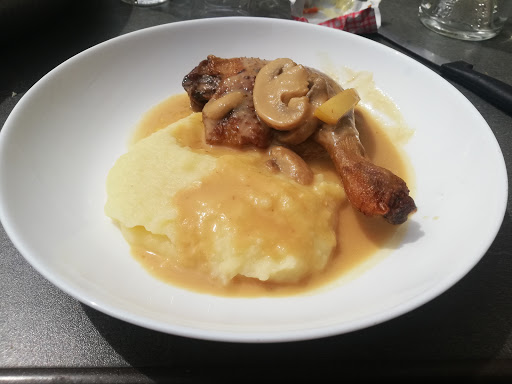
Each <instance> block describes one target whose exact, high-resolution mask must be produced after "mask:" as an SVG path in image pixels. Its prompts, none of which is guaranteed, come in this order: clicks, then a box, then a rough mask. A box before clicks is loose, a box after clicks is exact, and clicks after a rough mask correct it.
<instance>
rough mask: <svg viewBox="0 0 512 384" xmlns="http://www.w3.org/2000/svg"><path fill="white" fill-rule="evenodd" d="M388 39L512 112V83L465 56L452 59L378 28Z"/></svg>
mask: <svg viewBox="0 0 512 384" xmlns="http://www.w3.org/2000/svg"><path fill="white" fill-rule="evenodd" d="M379 35H380V36H382V37H383V38H384V39H385V40H387V41H389V42H391V43H392V44H395V45H397V46H398V47H401V48H403V49H404V50H405V51H407V52H408V53H410V54H412V55H413V56H414V57H415V58H421V59H423V60H426V61H427V62H428V63H429V64H430V65H431V66H433V67H434V68H436V69H437V71H438V72H439V73H440V74H441V75H442V76H443V77H444V78H446V79H449V80H452V81H455V82H456V83H458V84H460V85H462V86H463V87H465V88H466V89H468V90H470V91H472V92H474V93H475V94H477V95H478V96H480V97H481V98H483V99H484V100H486V101H488V102H489V103H491V104H493V105H494V106H495V107H497V108H499V109H501V110H502V111H503V112H505V113H507V114H509V115H511V116H512V86H511V85H510V84H507V83H505V82H503V81H500V80H498V79H496V78H494V77H491V76H488V75H485V74H483V73H481V72H478V71H476V70H474V69H473V65H472V64H470V63H467V62H465V61H463V60H458V61H450V60H448V59H446V58H444V57H442V56H440V55H438V54H436V53H434V52H431V51H429V50H428V49H426V48H423V47H420V46H417V45H415V44H413V43H412V42H411V41H410V40H409V39H407V38H402V37H400V36H398V35H395V34H394V33H392V32H391V31H389V30H388V29H383V28H380V29H379Z"/></svg>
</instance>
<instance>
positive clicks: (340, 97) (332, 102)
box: [315, 88, 360, 124]
mask: <svg viewBox="0 0 512 384" xmlns="http://www.w3.org/2000/svg"><path fill="white" fill-rule="evenodd" d="M359 100H360V98H359V95H358V94H357V91H356V90H355V89H354V88H349V89H345V90H344V91H341V92H340V93H338V94H337V95H336V96H333V97H331V98H330V99H329V100H327V101H326V102H325V103H323V104H322V105H321V106H320V107H318V108H317V109H316V110H315V117H317V118H318V119H320V120H322V121H323V122H324V123H327V124H336V123H337V122H338V120H339V119H341V118H342V116H343V115H345V113H347V112H348V111H350V110H351V109H352V108H354V107H355V105H356V104H357V103H358V102H359Z"/></svg>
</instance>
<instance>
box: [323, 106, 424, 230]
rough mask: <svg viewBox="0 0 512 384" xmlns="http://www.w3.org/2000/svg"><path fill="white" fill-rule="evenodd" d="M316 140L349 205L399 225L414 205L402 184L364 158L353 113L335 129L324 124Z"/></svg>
mask: <svg viewBox="0 0 512 384" xmlns="http://www.w3.org/2000/svg"><path fill="white" fill-rule="evenodd" d="M314 138H315V140H316V141H317V142H318V143H319V144H320V145H322V146H323V147H324V148H325V149H326V150H327V152H328V153H329V156H330V157H331V159H332V161H333V163H334V166H335V167H336V170H337V171H338V174H339V175H340V177H341V181H342V183H343V188H344V189H345V193H346V194H347V198H348V199H349V201H350V203H351V204H352V205H353V206H354V207H355V208H357V209H358V210H359V211H361V212H362V213H364V214H365V215H369V216H383V217H384V219H386V220H387V221H388V222H389V223H391V224H402V223H404V222H405V221H406V220H407V217H408V216H409V214H410V213H412V212H414V211H416V205H415V203H414V200H413V199H412V197H411V196H409V188H407V185H406V183H405V181H403V180H402V179H401V178H400V177H398V176H396V175H395V174H394V173H392V172H391V171H389V170H387V169H385V168H382V167H379V166H377V165H375V164H373V163H372V162H371V161H370V160H369V159H368V158H367V157H366V153H365V150H364V148H363V145H362V144H361V141H359V133H358V131H357V129H356V127H355V122H354V112H353V111H350V112H349V113H348V114H347V115H345V116H344V117H342V118H341V119H340V120H339V121H338V123H337V124H336V126H332V125H328V124H323V125H322V126H321V127H320V128H319V129H318V130H317V132H316V133H315V137H314Z"/></svg>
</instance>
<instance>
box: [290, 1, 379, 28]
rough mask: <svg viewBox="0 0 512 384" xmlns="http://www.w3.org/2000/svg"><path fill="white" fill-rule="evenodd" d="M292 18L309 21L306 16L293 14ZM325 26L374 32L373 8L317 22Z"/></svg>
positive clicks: (375, 21)
mask: <svg viewBox="0 0 512 384" xmlns="http://www.w3.org/2000/svg"><path fill="white" fill-rule="evenodd" d="M293 19H294V20H297V21H303V22H306V23H309V20H308V19H307V18H306V17H296V16H293ZM318 25H325V26H326V27H330V28H335V29H341V30H342V31H347V32H352V33H356V34H365V33H376V32H377V30H378V26H377V20H376V18H375V10H374V9H373V8H371V7H369V8H366V9H363V10H361V11H359V12H354V13H349V14H347V15H343V16H338V17H335V18H333V19H329V20H326V21H323V22H321V23H318Z"/></svg>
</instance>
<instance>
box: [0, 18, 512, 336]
mask: <svg viewBox="0 0 512 384" xmlns="http://www.w3.org/2000/svg"><path fill="white" fill-rule="evenodd" d="M306 42H307V43H306ZM311 42H314V43H311ZM507 185H508V184H507V175H506V170H505V164H504V160H503V156H502V153H501V150H500V148H499V145H498V143H497V141H496V139H495V137H494V135H493V134H492V132H491V130H490V129H489V126H488V125H487V124H486V122H485V120H484V119H483V118H482V116H481V115H480V114H479V113H478V111H477V110H476V109H475V108H474V107H473V106H472V104H471V103H470V102H469V101H468V100H467V99H466V98H465V97H464V96H463V95H462V94H461V93H460V92H459V91H457V90H456V89H455V88H454V87H453V86H451V85H450V84H449V83H448V82H447V81H445V80H444V79H443V78H441V77H440V76H438V75H437V74H436V73H434V72H432V71H431V70H429V69H428V68H426V67H424V66H423V65H421V64H419V63H417V62H415V61H414V60H412V59H410V58H408V57H406V56H404V55H402V54H400V53H398V52H396V51H394V50H392V49H390V48H388V47H385V46H383V45H380V44H378V43H376V42H373V41H371V40H368V39H365V38H363V37H360V36H357V35H353V34H350V33H345V32H341V31H338V30H334V29H330V28H327V27H321V26H315V25H308V24H306V23H299V22H295V21H290V20H278V19H266V18H238V17H231V18H217V19H202V20H192V21H185V22H177V23H172V24H167V25H162V26H157V27H152V28H148V29H144V30H140V31H137V32H133V33H129V34H126V35H123V36H120V37H117V38H114V39H112V40H109V41H106V42H104V43H102V44H99V45H97V46H95V47H92V48H90V49H88V50H86V51H84V52H82V53H80V54H78V55H76V56H74V57H72V58H71V59H69V60H67V61H66V62H64V63H63V64H61V65H59V66H58V67H57V68H55V69H54V70H52V71H51V72H50V73H48V74H47V75H46V76H44V77H43V78H42V79H41V80H40V81H39V82H38V83H37V84H35V85H34V86H33V87H32V88H31V89H30V90H29V91H28V92H27V93H26V94H25V95H24V97H23V98H22V99H21V100H20V102H19V103H18V104H17V105H16V107H15V108H14V110H13V111H12V113H11V114H10V116H9V117H8V119H7V121H6V123H5V125H4V127H3V129H2V132H1V134H0V189H1V193H0V219H1V221H2V224H3V226H4V228H5V230H6V232H7V234H8V235H9V237H10V239H11V240H12V242H13V244H14V245H15V246H16V247H17V249H18V250H19V251H20V253H21V254H22V255H23V256H24V257H25V258H26V260H27V261H28V262H29V263H30V264H31V265H32V266H33V267H34V268H35V269H36V270H37V271H38V272H39V273H41V274H42V275H43V276H44V277H45V278H47V279H48V280H49V281H50V282H52V283H53V284H55V285H56V286H57V287H59V288H60V289H62V290H63V291H64V292H66V293H68V294H69V295H71V296H72V297H74V298H76V299H78V300H79V301H81V302H83V303H85V304H86V305H89V306H91V307H93V308H95V309H97V310H99V311H102V312H104V313H106V314H108V315H111V316H113V317H116V318H119V319H122V320H125V321H127V322H130V323H133V324H137V325H140V326H143V327H146V328H149V329H153V330H157V331H161V332H166V333H171V334H176V335H181V336H187V337H195V338H200V339H209V340H222V341H234V342H278V341H292V340H305V339H312V338H318V337H325V336H331V335H336V334H342V333H347V332H351V331H354V330H358V329H362V328H365V327H369V326H372V325H375V324H378V323H381V322H384V321H387V320H389V319H392V318H395V317H397V316H400V315H402V314H404V313H406V312H408V311H411V310H413V309H415V308H417V307H419V306H421V305H423V304H424V303H426V302H428V301H429V300H432V299H433V298H435V297H436V296H438V295H439V294H441V293H442V292H444V291H446V290H447V289H449V288H450V287H451V286H452V285H453V284H455V283H456V282H457V281H459V280H460V279H461V278H462V277H463V276H464V275H465V274H466V273H467V272H468V271H469V270H471V269H472V268H473V267H474V265H475V264H476V263H478V261H479V260H480V259H481V257H482V256H483V255H484V254H485V252H486V251H487V249H488V248H489V246H490V245H491V244H492V242H493V240H494V238H495V236H496V234H497V232H498V230H499V228H500V225H501V222H502V219H503V216H504V212H505V206H506V199H507ZM489 196H493V198H492V199H489V198H488V197H489ZM483 201H485V209H474V208H475V207H478V206H479V205H480V204H481V203H482V202H483ZM470 210H471V217H468V216H469V214H468V212H470Z"/></svg>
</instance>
